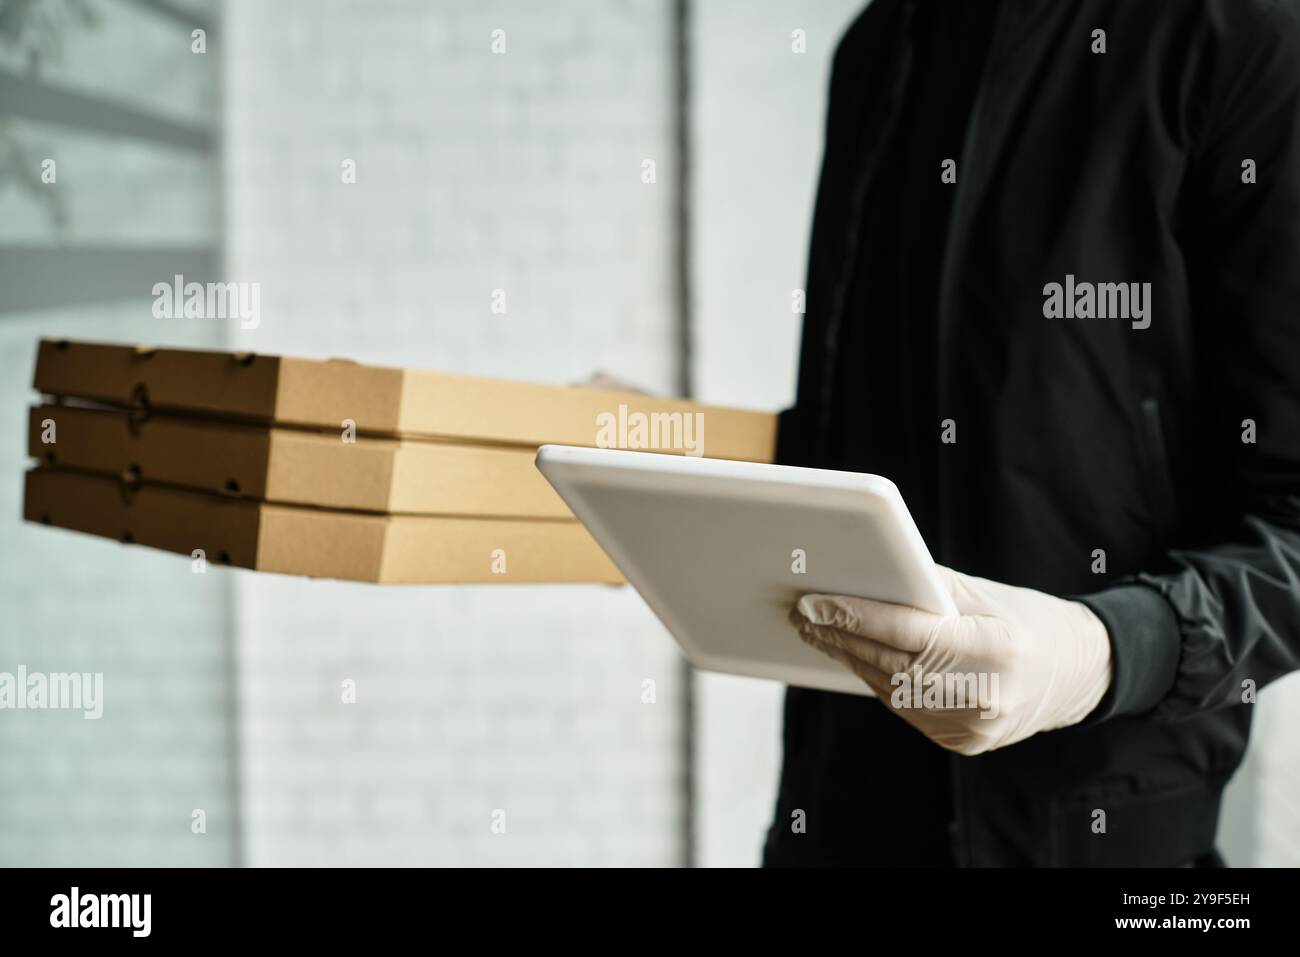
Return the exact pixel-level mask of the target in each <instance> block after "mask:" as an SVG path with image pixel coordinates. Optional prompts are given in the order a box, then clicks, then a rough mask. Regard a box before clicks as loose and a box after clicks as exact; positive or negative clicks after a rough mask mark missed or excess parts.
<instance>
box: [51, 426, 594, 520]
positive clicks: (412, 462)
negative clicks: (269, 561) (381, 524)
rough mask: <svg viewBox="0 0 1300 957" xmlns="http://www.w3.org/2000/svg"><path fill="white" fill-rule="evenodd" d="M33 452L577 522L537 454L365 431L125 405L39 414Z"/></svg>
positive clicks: (313, 498)
mask: <svg viewBox="0 0 1300 957" xmlns="http://www.w3.org/2000/svg"><path fill="white" fill-rule="evenodd" d="M27 451H28V454H29V455H31V456H32V458H35V459H37V460H38V461H40V462H42V463H45V464H50V465H63V466H68V467H70V468H77V469H84V470H87V471H92V472H100V473H104V474H108V475H112V476H120V475H129V476H131V477H133V478H134V479H136V480H142V481H145V482H154V483H161V484H168V485H181V486H185V487H188V488H191V489H194V490H197V491H206V492H220V493H222V494H227V495H235V496H239V497H243V498H252V499H258V500H263V501H270V502H280V503H285V504H295V505H316V506H322V507H326V508H336V509H353V510H361V511H372V512H411V513H423V514H445V515H483V516H498V517H519V518H572V517H573V516H572V513H570V512H569V510H568V508H567V507H566V506H565V504H564V502H563V501H562V500H561V499H560V497H559V496H558V495H557V494H556V493H555V490H554V489H552V488H551V486H550V484H549V483H547V481H546V479H545V478H543V476H542V474H541V473H540V472H538V471H537V468H536V467H535V466H534V464H533V458H534V452H533V450H532V449H525V448H518V447H509V448H507V447H501V446H482V445H466V444H460V443H450V442H444V441H430V440H419V439H387V438H374V437H366V436H362V437H359V438H357V439H356V441H354V442H344V441H342V438H341V436H339V435H336V434H333V433H329V432H313V431H302V430H297V429H289V428H282V427H276V426H265V425H253V424H247V423H231V422H224V421H220V420H213V419H191V418H182V417H177V416H168V415H159V414H155V415H152V416H150V417H149V418H147V419H143V420H141V419H137V418H133V417H132V416H131V414H130V413H128V412H126V411H123V410H118V409H105V408H86V407H81V406H74V405H40V406H36V407H34V408H33V409H31V411H30V414H29V421H28V431H27Z"/></svg>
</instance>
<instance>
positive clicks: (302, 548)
mask: <svg viewBox="0 0 1300 957" xmlns="http://www.w3.org/2000/svg"><path fill="white" fill-rule="evenodd" d="M23 516H24V518H26V519H27V520H28V521H31V522H41V523H44V524H46V525H54V526H57V527H59V528H65V529H71V530H74V531H79V532H88V533H89V534H92V535H98V536H101V537H105V538H113V539H116V540H118V541H122V542H127V543H135V544H140V545H147V546H151V547H153V548H160V549H165V550H167V551H172V552H179V553H181V554H183V555H186V556H190V558H191V560H193V559H194V558H196V557H199V556H197V555H196V551H198V550H201V552H202V556H201V557H202V558H203V559H204V561H205V562H207V563H213V564H228V565H235V566H238V567H241V568H250V569H255V570H257V571H265V572H279V573H281V574H286V575H307V576H310V577H312V578H339V579H349V580H353V581H364V582H376V583H382V584H422V583H479V582H482V583H511V582H603V583H618V582H621V581H622V577H621V576H620V575H619V573H618V571H617V569H615V567H614V566H613V564H612V563H611V562H610V561H609V559H608V558H607V557H606V556H605V553H604V552H603V551H602V550H601V548H600V546H599V545H597V544H596V543H595V541H594V540H593V539H592V538H591V537H590V536H589V535H588V534H587V531H586V529H584V528H583V527H582V525H581V524H579V523H578V522H576V521H570V520H564V519H519V518H478V517H466V516H431V515H379V514H374V513H366V512H348V511H341V510H336V509H324V508H310V507H306V506H301V505H276V504H268V503H264V502H255V501H251V500H248V499H241V498H235V497H230V496H222V495H212V494H208V493H203V492H195V491H188V490H184V489H179V488H174V487H170V486H162V485H151V484H148V483H133V482H130V481H124V480H120V479H115V478H112V477H110V476H104V475H96V474H93V473H88V472H78V471H75V470H72V469H66V468H62V467H57V466H44V467H38V468H35V469H32V470H30V471H29V472H28V473H27V475H26V487H25V494H24V503H23Z"/></svg>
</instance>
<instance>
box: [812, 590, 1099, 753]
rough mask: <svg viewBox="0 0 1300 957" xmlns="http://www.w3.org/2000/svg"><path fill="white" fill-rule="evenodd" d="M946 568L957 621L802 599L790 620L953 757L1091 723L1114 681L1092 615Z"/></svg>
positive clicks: (867, 604)
mask: <svg viewBox="0 0 1300 957" xmlns="http://www.w3.org/2000/svg"><path fill="white" fill-rule="evenodd" d="M939 572H940V574H941V575H942V576H943V578H944V581H945V584H946V585H947V587H948V590H949V592H950V593H951V595H952V598H953V602H954V603H955V604H956V606H957V611H958V612H959V613H960V614H959V616H958V617H947V618H945V617H942V616H940V615H934V614H931V613H929V612H924V611H918V610H917V609H915V608H909V607H907V606H905V605H893V604H889V603H887V602H879V601H871V600H868V599H865V598H849V597H846V596H844V595H805V596H804V597H802V598H800V599H799V602H798V604H796V605H795V608H794V609H793V610H792V611H791V612H790V621H791V623H792V624H794V625H795V627H796V629H797V630H798V632H799V637H800V638H802V639H803V640H804V641H805V642H807V643H808V644H809V645H811V646H812V647H814V648H816V649H818V650H819V651H822V652H825V653H826V654H827V655H829V656H830V657H832V658H834V659H835V660H836V661H839V662H840V663H841V664H843V665H845V666H846V667H847V668H849V669H850V670H851V671H853V672H855V673H856V674H857V675H858V677H860V678H861V679H862V680H863V681H865V682H866V683H867V684H868V685H869V686H870V687H871V689H872V690H873V691H875V693H876V695H877V696H878V697H879V698H880V700H881V701H882V702H883V703H884V704H885V706H886V707H890V708H892V709H893V710H894V711H895V712H896V713H897V714H898V715H899V716H900V717H902V718H903V720H905V721H907V722H908V723H909V724H911V725H913V726H914V727H916V728H917V729H918V730H920V731H921V732H922V733H923V734H925V736H926V737H928V738H929V739H930V740H931V741H933V742H935V743H936V744H938V745H941V746H943V747H945V748H948V749H949V750H951V751H957V752H959V753H961V754H979V753H980V752H982V751H991V750H993V749H995V748H1001V747H1005V746H1006V745H1008V744H1014V743H1015V742H1017V741H1023V740H1024V739H1025V738H1028V737H1029V736H1030V735H1033V734H1037V733H1038V732H1039V731H1052V730H1055V729H1057V728H1065V727H1068V726H1069V725H1072V724H1077V723H1078V722H1080V721H1082V720H1083V719H1084V718H1085V717H1087V716H1088V714H1089V713H1090V712H1091V711H1092V710H1093V709H1094V708H1095V707H1096V706H1097V704H1098V702H1100V701H1101V698H1102V695H1104V694H1105V693H1106V689H1107V688H1108V687H1110V679H1111V660H1110V637H1109V635H1108V634H1107V632H1106V626H1105V625H1103V624H1102V623H1101V620H1100V619H1099V618H1097V616H1096V615H1094V614H1093V612H1092V609H1090V608H1088V606H1086V605H1084V604H1081V603H1080V602H1076V601H1066V600H1063V599H1060V598H1054V597H1052V596H1051V595H1045V594H1043V593H1042V592H1038V591H1033V590H1032V589H1029V588H1016V587H1013V586H1011V585H1002V584H999V583H998V582H992V581H988V580H987V579H983V578H973V577H971V576H969V575H963V574H961V573H959V572H954V571H952V570H950V569H947V568H943V567H940V569H939ZM936 688H937V692H936ZM936 704H938V705H941V706H940V707H936V706H935V705H936Z"/></svg>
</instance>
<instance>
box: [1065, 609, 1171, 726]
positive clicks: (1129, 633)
mask: <svg viewBox="0 0 1300 957" xmlns="http://www.w3.org/2000/svg"><path fill="white" fill-rule="evenodd" d="M1075 601H1080V602H1082V603H1083V604H1085V605H1087V606H1088V607H1089V608H1091V609H1092V611H1093V614H1095V615H1096V616H1097V617H1098V618H1100V619H1101V622H1102V624H1103V625H1105V626H1106V632H1107V633H1108V634H1109V635H1110V660H1111V682H1110V688H1109V689H1108V690H1107V691H1106V694H1105V695H1104V696H1103V697H1102V699H1101V701H1100V702H1099V703H1098V705H1097V707H1096V708H1095V709H1094V710H1093V712H1092V714H1090V715H1088V717H1086V718H1084V719H1083V721H1082V722H1080V724H1079V725H1078V727H1089V726H1091V725H1095V724H1099V723H1100V722H1102V721H1105V720H1107V719H1108V718H1113V717H1116V716H1118V715H1127V714H1141V713H1142V712H1144V711H1150V710H1151V709H1152V708H1153V707H1155V706H1156V704H1158V703H1159V702H1160V701H1161V700H1162V699H1163V698H1164V697H1165V695H1167V694H1168V693H1169V690H1170V689H1171V688H1172V687H1173V685H1174V677H1175V676H1176V675H1177V673H1178V659H1179V657H1180V652H1181V649H1182V638H1181V636H1180V634H1179V631H1178V619H1177V618H1176V617H1175V615H1174V610H1173V607H1172V606H1171V605H1170V604H1169V602H1168V601H1167V600H1166V599H1165V597H1164V596H1163V595H1161V594H1160V593H1159V592H1158V591H1156V590H1155V589H1154V588H1150V587H1148V586H1146V585H1139V584H1125V585H1117V586H1115V587H1113V588H1107V589H1106V590H1105V591H1099V592H1095V593H1094V594H1091V595H1083V596H1081V597H1077V598H1075Z"/></svg>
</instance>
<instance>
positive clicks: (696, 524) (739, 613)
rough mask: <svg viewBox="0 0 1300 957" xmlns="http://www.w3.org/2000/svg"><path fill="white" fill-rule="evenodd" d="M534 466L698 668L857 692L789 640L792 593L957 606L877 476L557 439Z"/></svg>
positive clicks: (856, 684) (844, 675)
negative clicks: (557, 443)
mask: <svg viewBox="0 0 1300 957" xmlns="http://www.w3.org/2000/svg"><path fill="white" fill-rule="evenodd" d="M537 466H538V468H539V469H540V470H541V471H542V473H543V474H544V475H545V476H546V478H547V479H548V480H549V481H550V482H551V484H552V485H553V486H554V487H555V489H556V491H557V492H559V494H560V496H561V497H562V498H563V499H564V500H565V502H566V503H567V504H568V505H569V507H570V508H571V509H572V510H573V512H574V514H576V515H577V516H578V518H579V519H581V520H582V522H583V524H585V525H586V526H587V529H588V530H589V531H590V532H591V534H592V536H593V537H594V538H595V539H596V541H597V542H599V543H600V545H601V546H602V547H603V548H604V549H605V551H606V553H607V554H608V555H609V557H610V558H611V559H612V560H613V562H614V564H615V565H617V566H618V568H619V570H620V571H621V572H622V573H623V574H624V576H626V578H627V580H628V581H629V582H630V583H631V584H632V585H633V586H634V587H635V588H636V589H637V591H638V592H639V593H640V594H641V596H642V597H643V598H644V599H645V601H646V603H647V604H649V606H650V607H651V609H653V610H654V612H655V614H656V615H658V617H659V619H660V620H661V621H662V622H663V623H664V625H665V627H667V629H668V630H669V632H671V633H672V635H673V637H674V638H676V640H677V641H678V643H679V644H680V645H681V646H682V649H683V650H684V651H685V653H686V656H687V657H688V658H689V659H690V661H691V662H692V663H693V664H695V665H696V666H697V667H699V668H704V669H707V670H709V671H719V672H723V673H727V674H736V675H749V676H752V677H758V678H770V679H774V680H778V681H784V682H787V683H789V684H794V685H800V686H803V687H809V688H821V689H825V690H829V691H842V692H848V693H851V694H865V695H869V694H871V692H870V689H868V688H867V686H866V685H865V684H864V683H863V682H862V681H861V680H860V679H858V678H857V677H856V676H854V675H853V674H851V673H849V672H848V671H847V670H845V669H844V668H843V667H842V666H841V665H839V664H837V663H836V662H834V661H832V660H831V659H829V658H827V657H826V656H824V655H822V654H820V653H819V652H816V651H813V650H812V649H810V648H808V647H807V646H805V645H804V644H803V643H802V642H801V641H800V640H799V638H798V637H797V635H796V634H795V631H794V628H793V627H792V626H791V625H790V623H789V621H788V620H787V615H788V614H789V611H790V608H791V607H792V606H793V605H794V603H795V602H796V601H797V600H798V599H799V597H800V596H801V595H805V594H809V593H829V594H844V595H857V596H860V597H865V598H875V599H879V600H882V601H892V602H897V603H900V604H907V605H912V606H914V607H918V608H922V609H925V610H927V611H933V612H936V613H939V614H955V613H956V611H955V608H954V607H953V606H952V602H951V599H950V598H949V596H948V594H947V591H946V590H945V589H944V587H943V585H942V583H941V581H940V579H939V576H938V572H937V570H936V568H935V566H934V562H933V561H932V560H931V558H930V555H929V551H928V550H927V549H926V547H925V543H924V542H923V541H922V540H921V536H920V534H919V533H918V532H917V530H916V526H915V524H914V523H913V522H912V519H911V516H910V515H909V514H908V512H907V508H906V506H905V505H904V504H903V500H902V497H901V496H900V495H899V493H898V490H897V489H896V488H895V487H894V484H893V483H892V482H890V481H888V480H887V479H883V478H880V477H879V476H873V475H863V474H857V473H850V472H832V471H826V470H820V469H802V468H794V467H791V466H781V465H761V464H755V463H748V462H728V461H722V460H718V459H702V458H689V457H682V456H671V455H656V454H651V453H645V452H625V451H616V450H612V449H579V448H572V447H569V446H543V447H542V449H541V450H540V451H539V453H538V457H537Z"/></svg>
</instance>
